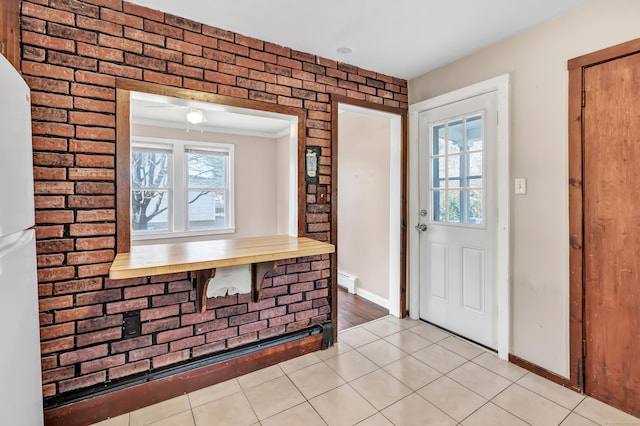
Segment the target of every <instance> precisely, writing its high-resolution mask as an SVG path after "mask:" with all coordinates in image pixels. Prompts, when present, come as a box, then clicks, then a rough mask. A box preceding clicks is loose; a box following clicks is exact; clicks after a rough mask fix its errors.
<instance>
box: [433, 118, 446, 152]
mask: <svg viewBox="0 0 640 426" xmlns="http://www.w3.org/2000/svg"><path fill="white" fill-rule="evenodd" d="M445 138H446V136H445V125H444V124H440V125H439V126H435V127H434V128H433V155H442V154H444V153H445Z"/></svg>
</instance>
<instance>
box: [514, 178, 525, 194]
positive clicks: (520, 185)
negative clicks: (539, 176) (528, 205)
mask: <svg viewBox="0 0 640 426" xmlns="http://www.w3.org/2000/svg"><path fill="white" fill-rule="evenodd" d="M515 183H516V184H515V187H516V195H525V194H526V193H527V179H526V178H516V182H515Z"/></svg>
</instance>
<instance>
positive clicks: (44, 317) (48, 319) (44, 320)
mask: <svg viewBox="0 0 640 426" xmlns="http://www.w3.org/2000/svg"><path fill="white" fill-rule="evenodd" d="M38 318H39V320H40V326H41V327H42V326H44V325H51V324H53V314H46V313H45V314H40V315H38Z"/></svg>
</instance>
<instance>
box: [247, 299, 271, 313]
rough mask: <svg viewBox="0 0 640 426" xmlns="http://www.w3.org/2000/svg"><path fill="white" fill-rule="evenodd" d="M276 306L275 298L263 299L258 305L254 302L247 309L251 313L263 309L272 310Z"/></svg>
mask: <svg viewBox="0 0 640 426" xmlns="http://www.w3.org/2000/svg"><path fill="white" fill-rule="evenodd" d="M275 305H276V300H275V299H274V298H270V299H262V300H261V301H260V302H258V303H253V302H252V303H249V304H248V306H247V309H248V310H249V312H252V311H261V310H263V309H268V308H272V307H274V306H275Z"/></svg>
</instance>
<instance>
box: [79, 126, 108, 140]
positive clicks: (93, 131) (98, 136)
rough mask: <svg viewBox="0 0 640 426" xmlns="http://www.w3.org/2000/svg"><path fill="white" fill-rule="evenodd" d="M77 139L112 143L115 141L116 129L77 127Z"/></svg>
mask: <svg viewBox="0 0 640 426" xmlns="http://www.w3.org/2000/svg"><path fill="white" fill-rule="evenodd" d="M76 137H78V138H81V139H95V140H103V141H110V140H115V138H116V131H115V129H107V128H103V127H80V126H76Z"/></svg>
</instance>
